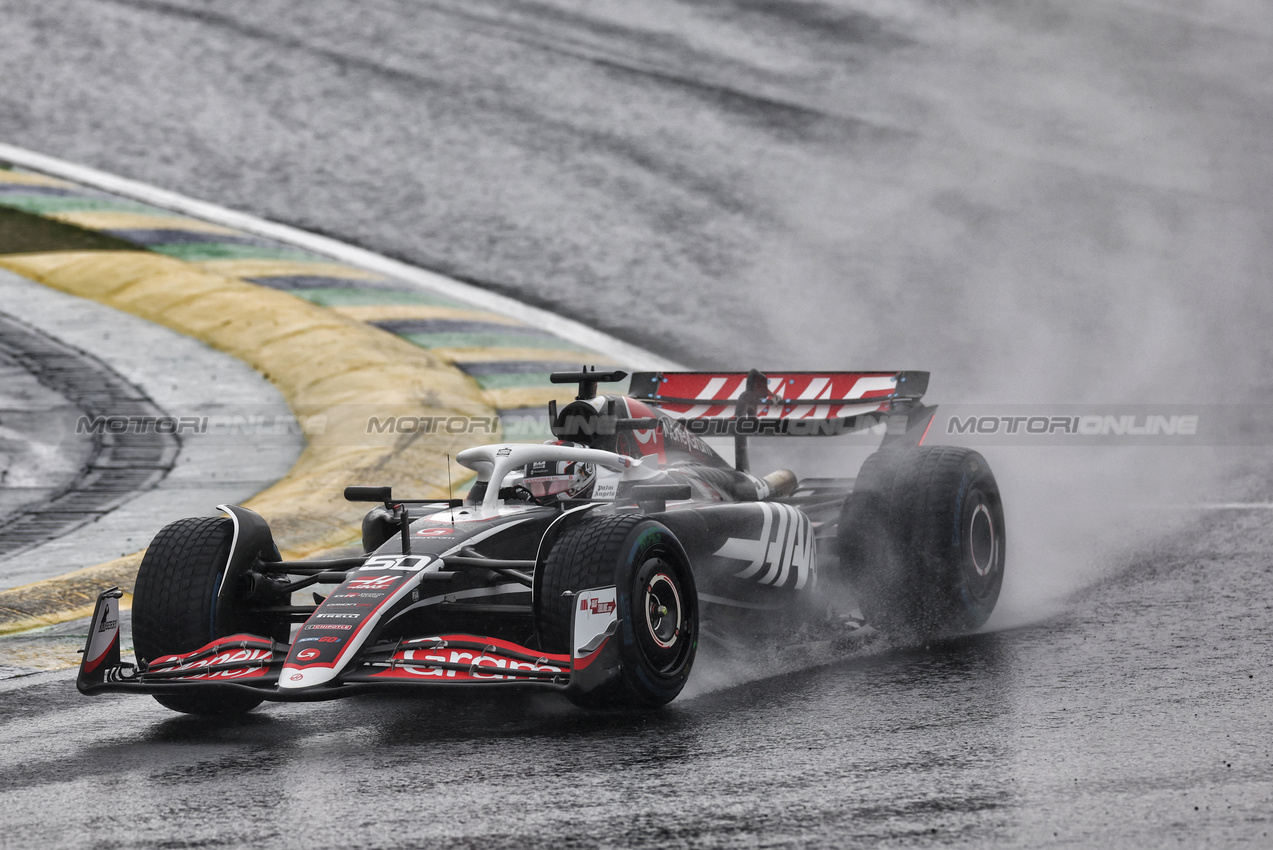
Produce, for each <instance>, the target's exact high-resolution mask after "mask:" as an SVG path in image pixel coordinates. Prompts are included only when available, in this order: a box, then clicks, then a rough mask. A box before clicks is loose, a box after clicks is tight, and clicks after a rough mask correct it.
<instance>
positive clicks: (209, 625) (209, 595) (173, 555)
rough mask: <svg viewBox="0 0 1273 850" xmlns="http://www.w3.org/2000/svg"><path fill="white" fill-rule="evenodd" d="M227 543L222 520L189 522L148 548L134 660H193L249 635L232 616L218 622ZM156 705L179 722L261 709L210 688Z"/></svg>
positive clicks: (230, 532) (249, 697) (228, 528)
mask: <svg viewBox="0 0 1273 850" xmlns="http://www.w3.org/2000/svg"><path fill="white" fill-rule="evenodd" d="M233 538H234V523H233V522H232V521H231V520H230V519H229V518H227V517H195V518H190V519H180V520H177V521H176V522H174V523H171V524H169V525H167V526H165V527H164V528H163V529H162V530H161V531H160V532H159V534H157V535H156V536H155V539H154V540H153V541H151V543H150V547H149V548H148V549H147V550H146V555H145V557H144V558H143V559H142V562H141V568H140V569H139V570H138V572H137V584H136V588H135V590H134V591H133V649H134V651H135V652H136V653H137V657H138V658H139V659H145V660H146V661H153V660H154V659H155V658H159V657H161V656H163V655H177V654H180V653H183V652H193V651H194V650H196V649H199V648H200V647H202V646H205V645H206V644H208V643H209V642H210V641H212V640H214V639H216V638H218V637H225V636H226V635H232V634H236V633H238V632H241V631H247V630H248V629H247V628H246V627H247V625H248V624H247V623H245V622H243V621H242V620H243V618H242V617H241V616H235V615H234V612H233V611H230V612H229V614H228V615H227V613H226V612H224V611H223V612H222V616H221V617H220V618H218V615H217V606H216V600H217V593H218V592H219V591H220V589H221V580H222V576H223V575H224V574H225V567H226V563H227V561H228V560H229V556H230V544H231V541H232V540H233ZM155 699H156V700H158V701H159V703H160V704H162V705H164V706H166V707H167V708H171V709H172V710H174V711H181V712H185V713H186V714H241V713H243V712H245V711H251V710H252V709H253V708H255V707H256V706H257V705H259V704H260V703H261V699H260V698H259V697H257V696H254V695H253V694H250V693H244V692H242V691H238V690H234V689H231V688H220V687H217V686H214V685H208V686H206V687H201V688H200V691H199V693H197V694H163V695H159V694H156V695H155Z"/></svg>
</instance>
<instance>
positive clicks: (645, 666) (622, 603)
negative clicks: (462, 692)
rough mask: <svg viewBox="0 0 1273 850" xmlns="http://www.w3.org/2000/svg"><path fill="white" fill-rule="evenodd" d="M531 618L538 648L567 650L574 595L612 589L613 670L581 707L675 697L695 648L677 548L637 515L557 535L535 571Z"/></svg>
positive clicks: (688, 591)
mask: <svg viewBox="0 0 1273 850" xmlns="http://www.w3.org/2000/svg"><path fill="white" fill-rule="evenodd" d="M543 570H544V576H543V584H542V585H541V587H540V592H538V593H537V594H536V596H535V618H536V622H537V624H538V629H539V636H540V644H541V646H543V648H544V649H545V650H547V651H549V652H559V653H569V652H571V651H572V647H571V646H570V630H571V624H572V621H573V619H574V596H563V595H562V594H563V593H565V592H566V591H572V592H577V591H580V590H587V589H589V588H594V587H608V586H610V585H614V586H615V588H616V601H617V609H618V610H617V613H618V617H619V630H618V634H617V635H616V637H617V638H618V640H619V654H620V659H621V662H622V663H621V671H620V674H619V676H618V678H617V679H615V680H614V681H612V682H610V683H609V684H608V685H607V686H605V687H603V688H600V689H598V690H596V691H593V692H592V693H589V694H582V695H573V696H572V699H573V700H574V701H575V703H576V704H577V705H580V706H583V707H584V708H612V707H631V706H633V705H635V706H639V707H645V708H653V707H657V706H660V705H665V704H666V703H669V702H671V701H672V700H673V699H675V698H676V695H677V694H679V693H680V692H681V689H682V688H683V687H685V683H686V681H687V680H688V679H689V675H690V668H691V667H692V666H693V664H694V656H695V654H696V653H697V651H698V594H697V592H696V590H695V587H694V576H693V573H692V572H691V571H690V568H689V560H688V558H687V557H686V555H685V550H684V549H683V548H681V544H680V542H679V541H677V539H676V536H675V535H674V534H672V532H671V531H670V530H669V529H668V528H667V527H666V526H664V525H662V524H660V523H658V522H655V521H654V520H651V519H647V518H646V517H642V516H633V515H625V516H601V517H593V518H590V519H586V520H584V521H582V522H580V523H579V524H578V525H574V526H572V527H570V528H568V529H566V530H565V531H563V532H562V534H561V536H560V537H558V538H557V541H556V542H555V543H554V544H553V547H552V549H551V551H550V552H549V554H548V558H547V559H546V560H545V562H544V566H543Z"/></svg>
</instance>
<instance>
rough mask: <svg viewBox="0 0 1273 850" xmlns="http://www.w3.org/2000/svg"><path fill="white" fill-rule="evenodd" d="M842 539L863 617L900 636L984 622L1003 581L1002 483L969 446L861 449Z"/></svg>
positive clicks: (929, 634)
mask: <svg viewBox="0 0 1273 850" xmlns="http://www.w3.org/2000/svg"><path fill="white" fill-rule="evenodd" d="M839 542H840V564H841V569H842V572H843V574H844V577H845V578H846V579H847V580H848V583H849V585H850V586H851V588H852V590H853V592H854V595H855V596H856V597H857V600H858V604H859V605H860V606H861V608H862V616H863V617H864V618H866V621H867V622H868V623H870V624H871V625H873V626H875V627H876V628H878V629H880V630H881V631H885V632H889V633H892V634H896V635H899V636H902V637H905V638H912V639H914V638H920V639H922V638H928V637H936V636H941V635H949V634H958V633H961V632H968V631H973V630H975V629H977V628H980V627H981V626H982V625H984V624H985V622H986V620H987V619H988V618H989V617H990V613H991V611H993V610H994V607H995V602H996V601H997V600H998V598H999V589H1000V587H1001V586H1002V585H1003V570H1004V558H1005V538H1004V521H1003V504H1002V501H1001V499H1000V497H999V486H998V484H997V483H996V482H995V478H994V474H993V473H992V472H991V471H990V466H989V464H987V463H986V460H985V458H983V457H982V456H981V455H980V454H978V453H977V452H975V451H972V450H971V449H966V448H962V447H956V446H926V447H920V448H911V449H886V450H884V451H879V452H876V453H875V454H874V455H872V456H871V457H869V458H867V461H866V463H864V464H863V465H862V469H861V471H860V472H859V473H858V478H857V481H856V483H855V485H854V488H853V492H852V493H851V494H850V495H849V498H848V499H846V500H845V503H844V507H843V508H842V510H841V514H840V529H839Z"/></svg>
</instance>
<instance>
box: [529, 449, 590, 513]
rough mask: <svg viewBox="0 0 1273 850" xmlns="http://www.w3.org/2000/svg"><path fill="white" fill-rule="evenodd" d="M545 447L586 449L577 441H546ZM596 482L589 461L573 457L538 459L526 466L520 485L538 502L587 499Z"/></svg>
mask: <svg viewBox="0 0 1273 850" xmlns="http://www.w3.org/2000/svg"><path fill="white" fill-rule="evenodd" d="M544 445H547V446H573V447H575V448H580V449H583V448H587V446H582V445H580V444H579V443H567V442H563V441H561V440H549V441H548V442H546V443H545V444H544ZM596 481H597V469H596V467H595V466H593V465H592V464H591V463H583V462H581V461H575V460H537V461H535V462H534V463H529V464H527V465H526V472H525V477H523V478H522V486H523V487H525V488H526V489H527V490H529V491H530V494H531V495H532V496H534V497H535V500H536V501H538V502H541V503H543V502H551V501H554V500H564V499H587V498H588V497H589V496H591V495H592V486H593V484H595V483H596Z"/></svg>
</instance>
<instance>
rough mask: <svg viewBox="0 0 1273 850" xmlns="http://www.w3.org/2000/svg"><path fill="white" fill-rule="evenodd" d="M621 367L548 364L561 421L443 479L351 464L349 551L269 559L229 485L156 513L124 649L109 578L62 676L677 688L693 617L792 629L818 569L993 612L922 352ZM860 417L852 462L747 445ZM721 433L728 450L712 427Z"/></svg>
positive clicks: (876, 617) (859, 591)
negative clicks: (453, 485) (821, 365)
mask: <svg viewBox="0 0 1273 850" xmlns="http://www.w3.org/2000/svg"><path fill="white" fill-rule="evenodd" d="M626 377H627V375H625V374H624V373H622V372H608V373H603V372H596V371H587V370H585V371H582V372H577V373H575V372H571V373H557V374H555V375H554V376H553V380H554V381H557V382H559V383H567V382H569V383H578V384H579V391H578V396H577V397H576V398H575V400H574V401H572V402H570V403H569V404H566V405H564V406H562V407H561V408H560V409H559V408H558V406H557V405H552V406H551V407H550V414H551V418H552V428H553V432H554V435H555V437H556V439H555V440H554V441H552V442H550V443H546V444H524V443H523V444H498V445H486V446H478V447H476V448H471V449H466V450H465V451H463V452H461V453H460V454H459V455H458V456H457V461H458V462H459V463H460V464H462V465H464V466H465V467H468V468H469V469H471V470H473V471H475V472H476V474H477V475H476V480H475V482H474V483H473V485H472V487H471V489H470V490H469V492H468V494H467V495H466V496H465V498H463V499H446V500H409V499H400V498H397V497H396V496H394V495H393V493H392V490H391V489H390V487H385V486H380V487H372V486H351V487H348V488H347V489H346V491H345V496H346V498H348V499H350V500H352V501H366V502H374V503H378V504H377V505H376V506H375V507H373V508H372V509H371V510H370V511H369V512H368V513H367V515H366V517H365V519H364V521H363V550H364V553H363V554H361V555H358V556H356V557H345V558H338V559H329V560H321V561H320V560H302V561H284V560H282V558H281V557H280V555H279V551H278V549H277V547H276V546H275V544H274V541H273V539H272V537H271V534H270V529H269V527H268V526H267V524H266V522H265V521H264V520H263V519H262V518H261V517H260V516H259V515H257V514H255V513H253V512H252V511H250V510H247V509H245V508H242V507H237V506H222V508H221V509H222V511H224V513H225V516H221V517H215V518H208V517H201V518H194V519H183V520H179V521H177V522H174V523H172V524H170V525H168V526H167V527H165V528H164V529H163V530H162V531H160V532H159V534H158V536H156V537H155V539H154V541H153V542H152V543H151V545H150V547H149V549H147V551H146V555H145V559H144V560H143V562H142V564H141V568H140V572H139V573H138V576H137V582H136V588H135V593H134V598H133V609H132V610H133V615H132V625H133V648H134V650H135V653H136V656H137V661H136V663H135V664H134V663H126V662H122V661H121V658H120V637H119V600H120V598H121V596H122V593H121V591H119V590H118V589H114V588H113V589H111V590H108V591H105V592H103V593H102V594H101V596H100V598H99V600H98V603H97V609H96V612H95V613H94V616H93V620H92V624H91V632H90V636H89V639H88V643H87V646H86V647H85V650H84V658H83V661H82V663H81V669H80V674H79V680H78V685H79V689H80V690H81V691H82V692H84V693H86V694H95V693H100V692H105V691H117V692H134V693H146V694H152V695H153V696H154V697H155V698H156V699H157V700H158V701H159V702H161V703H162V704H164V705H165V706H167V707H169V708H172V709H175V710H177V711H184V712H191V713H205V714H207V713H217V714H225V713H235V712H243V711H248V710H250V709H251V708H253V707H254V706H256V705H258V704H259V703H260V702H261V701H263V700H281V701H288V700H290V701H301V700H325V699H333V698H337V697H343V696H348V695H352V694H360V693H366V692H372V691H381V692H384V691H395V690H412V689H417V690H422V691H426V692H427V691H428V689H438V688H457V687H470V688H508V687H522V688H540V689H552V690H557V691H561V692H563V693H564V694H565V695H566V696H567V697H568V698H569V699H570V700H571V701H573V702H575V703H576V704H578V705H580V706H584V707H607V706H626V707H632V706H658V705H662V704H664V703H667V702H668V701H670V700H672V699H673V698H675V697H676V695H677V694H678V693H679V692H680V691H681V689H682V688H683V686H684V685H685V683H686V680H687V679H688V677H689V675H690V671H691V668H692V667H693V664H694V658H695V654H696V651H697V648H698V642H699V638H700V635H702V634H704V633H705V631H704V630H709V632H708V633H711V634H716V633H718V632H719V631H720V630H723V629H724V630H727V629H729V628H730V627H731V626H733V627H735V628H739V629H742V630H743V631H744V632H747V633H751V632H754V630H755V628H756V627H757V626H759V625H764V624H766V623H770V624H772V625H773V626H774V627H775V628H778V629H780V630H781V629H783V628H791V623H792V622H793V621H794V620H795V618H794V617H793V613H792V612H799V611H801V610H802V609H807V608H813V607H816V605H811V604H810V603H811V601H812V602H818V601H820V600H823V599H825V598H826V594H825V593H823V590H824V588H825V586H826V585H828V584H833V585H834V584H842V585H844V586H846V587H847V588H848V590H849V592H850V594H851V598H852V599H853V600H855V602H856V605H857V606H858V608H859V609H860V614H861V617H862V618H863V619H864V620H865V621H866V622H867V623H869V624H870V625H871V626H874V627H875V628H876V629H878V630H881V631H885V632H893V633H898V634H901V635H904V636H908V637H921V638H922V637H929V636H935V635H943V634H952V633H959V632H965V631H969V630H973V629H976V628H978V627H980V626H981V625H982V624H983V623H984V622H985V621H986V618H987V617H988V616H989V615H990V612H991V610H992V609H993V607H994V605H995V601H996V599H997V597H998V595H999V588H1000V584H1001V583H1002V580H1003V569H1004V520H1003V507H1002V505H1001V503H1000V498H999V490H998V487H997V486H996V484H995V479H994V476H993V475H992V474H991V472H990V468H989V467H988V466H987V464H986V461H985V460H984V459H983V458H982V457H981V456H980V455H979V454H977V453H976V452H974V451H970V450H968V449H965V448H956V447H951V446H926V445H924V437H925V436H926V434H927V430H928V427H929V425H930V424H931V422H932V419H933V416H934V410H935V409H934V408H933V407H928V406H925V405H923V404H921V403H920V399H921V397H922V396H923V394H924V391H925V389H926V388H927V384H928V374H927V373H926V372H855V373H831V372H821V373H810V372H799V373H783V374H770V375H768V376H766V375H764V374H761V373H760V372H758V371H755V370H753V371H752V372H750V373H699V372H675V373H673V372H665V373H638V374H635V375H633V376H632V380H631V386H630V389H629V392H628V395H627V396H620V395H598V394H597V385H598V382H612V381H618V380H622V379H623V378H626ZM867 429H870V430H871V431H872V432H873V433H875V432H880V431H882V432H883V438H882V441H881V443H880V446H879V448H878V449H877V450H876V451H875V452H874V453H873V454H871V455H870V456H869V457H868V458H867V460H866V461H865V463H864V464H862V466H861V468H860V470H859V471H858V473H857V476H856V478H841V479H836V478H825V477H806V478H799V477H797V476H796V475H795V474H794V473H793V472H791V471H788V470H777V471H771V472H769V473H768V474H765V475H756V474H754V473H753V472H752V470H751V469H750V468H749V462H748V457H749V452H748V448H749V440H750V439H752V438H753V437H758V436H769V435H773V436H777V437H783V438H787V437H796V436H810V437H811V438H812V437H818V436H823V435H829V434H835V433H843V432H846V431H849V432H861V431H865V430H867ZM730 437H732V438H733V444H734V462H733V463H729V462H727V461H726V460H725V459H724V458H723V457H722V456H721V455H720V454H718V453H717V451H716V450H714V449H713V448H712V445H711V444H709V440H711V442H712V443H715V444H716V445H722V444H724V445H728V442H729V438H730ZM712 438H723V439H720V440H713V439H712ZM806 445H807V444H806ZM315 588H322V589H323V592H322V593H318V592H315V590H314V589H315ZM823 610H824V611H825V604H823Z"/></svg>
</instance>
